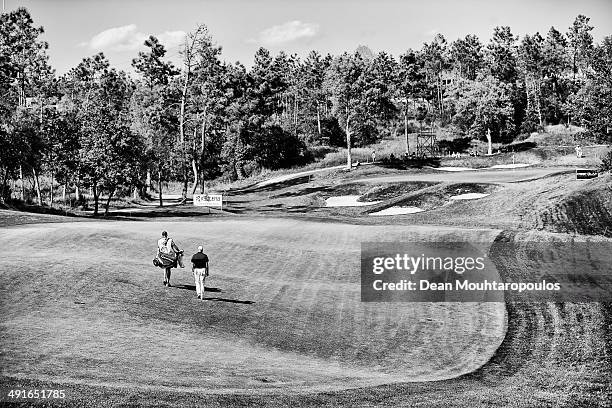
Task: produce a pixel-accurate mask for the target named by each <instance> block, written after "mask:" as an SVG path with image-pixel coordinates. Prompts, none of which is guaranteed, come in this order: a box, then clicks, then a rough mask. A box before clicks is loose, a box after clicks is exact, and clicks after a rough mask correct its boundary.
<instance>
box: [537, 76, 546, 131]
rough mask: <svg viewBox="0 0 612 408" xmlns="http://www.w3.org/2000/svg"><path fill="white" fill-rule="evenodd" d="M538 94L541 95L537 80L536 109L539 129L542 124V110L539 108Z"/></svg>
mask: <svg viewBox="0 0 612 408" xmlns="http://www.w3.org/2000/svg"><path fill="white" fill-rule="evenodd" d="M540 93H541V88H540V81H539V80H538V81H537V82H536V107H537V109H538V119H539V121H540V127H542V126H543V125H544V123H543V121H542V108H541V106H540Z"/></svg>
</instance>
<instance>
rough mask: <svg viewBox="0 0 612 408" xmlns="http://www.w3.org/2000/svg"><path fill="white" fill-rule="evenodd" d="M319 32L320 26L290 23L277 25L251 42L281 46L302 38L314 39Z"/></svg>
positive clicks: (296, 21)
mask: <svg viewBox="0 0 612 408" xmlns="http://www.w3.org/2000/svg"><path fill="white" fill-rule="evenodd" d="M318 32H319V25H318V24H313V23H304V22H302V21H298V20H295V21H288V22H286V23H283V24H280V25H275V26H272V27H270V28H266V29H265V30H263V31H261V32H260V33H259V35H258V36H257V38H255V39H251V40H249V42H255V43H261V44H264V45H279V44H285V43H288V42H292V41H296V40H299V39H302V38H312V37H314V36H315V35H317V33H318Z"/></svg>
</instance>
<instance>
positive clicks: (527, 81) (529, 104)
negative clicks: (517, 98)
mask: <svg viewBox="0 0 612 408" xmlns="http://www.w3.org/2000/svg"><path fill="white" fill-rule="evenodd" d="M525 95H526V96H527V112H528V113H529V108H530V107H531V101H530V99H529V80H528V79H527V75H525Z"/></svg>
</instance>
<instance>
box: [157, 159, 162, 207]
mask: <svg viewBox="0 0 612 408" xmlns="http://www.w3.org/2000/svg"><path fill="white" fill-rule="evenodd" d="M158 171H159V172H158V173H157V189H158V193H159V206H160V207H163V206H164V200H163V199H162V175H161V165H159V169H158Z"/></svg>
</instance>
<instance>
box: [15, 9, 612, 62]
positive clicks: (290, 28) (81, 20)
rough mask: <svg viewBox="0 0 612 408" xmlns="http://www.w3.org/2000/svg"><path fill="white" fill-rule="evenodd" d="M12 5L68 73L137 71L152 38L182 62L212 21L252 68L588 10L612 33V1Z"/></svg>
mask: <svg viewBox="0 0 612 408" xmlns="http://www.w3.org/2000/svg"><path fill="white" fill-rule="evenodd" d="M4 5H5V10H6V11H10V10H13V9H15V8H17V7H20V6H24V7H26V8H27V9H28V10H29V11H30V13H31V15H32V17H33V19H34V22H35V24H36V25H42V26H43V27H44V29H45V34H44V35H43V37H42V38H43V39H44V40H45V41H47V42H49V50H48V52H49V56H50V61H51V64H52V66H53V67H54V68H55V69H56V70H57V72H58V73H59V74H62V73H64V72H66V71H68V70H69V69H70V68H72V67H74V66H76V65H77V64H78V63H79V62H80V61H81V59H82V58H84V57H87V56H91V55H94V54H95V53H98V52H100V51H102V52H104V54H105V55H106V56H107V57H108V59H109V61H110V63H111V65H112V66H114V67H117V68H119V69H124V70H128V71H129V70H131V67H130V62H131V60H132V58H134V57H135V56H136V55H137V54H138V51H140V50H143V49H144V46H143V45H142V43H143V41H144V39H145V38H146V37H147V36H148V35H151V34H152V35H155V36H157V37H158V38H159V39H160V40H161V42H162V44H164V45H165V46H166V49H167V50H168V54H167V56H168V57H169V58H170V59H171V60H174V61H177V62H178V58H179V56H178V49H179V46H180V43H181V41H182V39H183V38H184V34H185V33H186V32H189V31H192V30H194V29H195V27H196V26H197V25H198V24H205V25H206V26H207V27H208V30H209V32H210V34H211V35H212V38H213V41H214V42H215V43H216V44H217V45H220V46H222V48H223V54H222V58H223V59H224V60H226V61H228V62H235V61H240V62H242V63H243V64H244V65H246V66H247V67H250V66H251V65H252V61H253V55H254V54H255V51H256V50H257V49H258V48H259V47H262V46H263V47H266V48H268V49H269V50H270V51H271V52H272V53H273V54H276V53H278V52H279V51H280V50H284V51H286V52H287V53H289V54H292V53H297V54H298V55H300V56H306V55H307V54H308V52H309V51H310V50H313V49H314V50H317V51H319V52H320V53H322V54H326V53H332V54H339V53H342V52H344V51H354V50H355V49H356V48H357V46H359V45H366V46H368V47H370V48H371V49H372V50H373V51H374V52H379V51H387V52H390V53H391V54H393V55H395V56H398V55H400V54H401V53H403V52H405V51H406V50H407V49H408V48H413V49H419V48H421V46H422V45H423V43H424V42H429V41H431V40H432V39H433V37H434V36H435V35H436V33H441V34H443V35H444V36H445V37H446V39H447V40H448V41H449V42H450V41H453V40H455V39H457V38H459V37H464V36H465V35H466V34H476V35H477V36H478V37H479V38H480V39H481V41H482V42H484V43H487V42H488V41H489V39H490V37H491V34H492V32H493V28H494V27H495V26H498V25H508V26H510V27H511V29H512V32H513V33H514V34H515V35H519V36H521V37H522V36H523V35H525V34H533V33H535V32H536V31H538V32H540V33H541V34H542V35H543V36H544V35H545V33H546V32H547V31H548V30H549V28H550V27H551V26H555V27H556V28H557V29H558V30H560V31H561V32H564V33H565V32H566V31H567V29H568V27H569V26H570V25H571V24H572V22H573V21H574V18H575V17H576V16H577V15H578V14H584V15H586V16H588V17H590V18H591V25H593V26H595V29H594V30H593V31H592V33H593V36H594V38H595V41H597V42H599V41H601V39H602V38H603V37H605V36H608V35H612V0H515V1H512V0H503V1H497V0H418V1H412V0H403V1H402V0H377V1H375V0H310V1H308V0H303V1H297V0H199V1H198V0H183V1H181V0H165V1H162V0H104V1H103V0H4Z"/></svg>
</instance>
